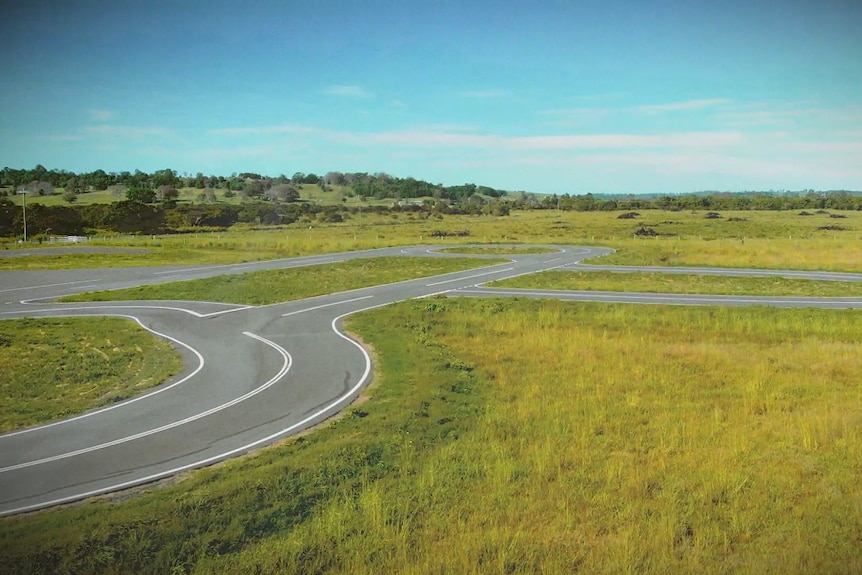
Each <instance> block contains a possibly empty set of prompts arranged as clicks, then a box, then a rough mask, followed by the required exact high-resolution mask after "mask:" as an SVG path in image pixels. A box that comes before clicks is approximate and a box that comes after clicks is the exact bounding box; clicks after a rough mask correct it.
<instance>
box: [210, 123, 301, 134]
mask: <svg viewBox="0 0 862 575" xmlns="http://www.w3.org/2000/svg"><path fill="white" fill-rule="evenodd" d="M314 132H317V130H316V129H315V128H309V127H307V126H295V125H292V124H282V125H277V126H251V127H240V128H216V129H213V130H209V131H207V133H208V134H211V135H217V136H242V135H258V136H259V135H266V134H311V133H314Z"/></svg>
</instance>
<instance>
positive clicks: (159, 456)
mask: <svg viewBox="0 0 862 575" xmlns="http://www.w3.org/2000/svg"><path fill="white" fill-rule="evenodd" d="M555 249H556V250H557V251H555V252H553V253H541V254H529V255H527V254H517V255H514V256H511V261H508V262H506V263H502V264H499V263H498V264H494V265H490V266H487V267H484V268H478V269H472V270H466V271H462V272H455V273H449V274H445V275H441V276H435V277H432V278H420V279H414V280H409V281H403V282H398V283H394V284H388V285H381V286H374V287H367V288H362V289H358V290H352V291H349V292H343V293H336V294H330V295H325V296H320V297H314V298H309V299H305V300H299V301H291V302H286V303H281V304H275V305H267V306H247V305H234V304H224V303H218V302H188V301H172V302H167V301H135V302H97V303H52V300H54V299H55V298H57V297H60V296H62V295H68V294H72V293H81V292H85V291H93V290H103V289H117V288H122V287H132V286H138V285H148V284H154V283H163V282H168V281H179V280H188V279H196V278H202V277H212V276H217V275H223V274H232V273H244V272H250V271H257V270H264V269H281V268H288V267H300V266H308V265H321V264H327V263H335V262H338V261H344V260H347V259H356V258H368V257H381V256H393V255H413V256H415V255H425V256H428V257H451V256H447V255H445V254H441V253H438V252H436V251H435V248H433V247H431V246H422V247H413V248H386V249H380V250H366V251H362V252H350V253H343V254H328V255H321V256H312V257H305V258H292V259H286V260H275V261H266V262H254V263H244V264H228V265H222V266H182V267H169V268H121V269H98V270H62V271H50V272H42V271H39V272H36V271H32V272H18V271H11V272H0V319H8V318H17V317H68V316H82V315H84V316H90V315H98V316H120V317H127V318H131V319H133V320H134V321H137V322H138V323H139V324H141V325H142V326H143V327H145V328H146V329H148V330H150V331H152V332H153V333H155V334H157V335H159V336H161V337H165V338H167V339H169V340H170V341H172V342H173V343H174V344H175V346H176V348H177V349H178V350H179V351H180V353H181V354H182V355H183V358H184V366H185V367H184V370H183V372H182V373H180V374H178V375H177V376H176V377H174V378H172V379H171V380H170V381H168V382H165V383H164V384H162V385H161V386H159V387H157V388H155V389H154V390H152V391H150V392H149V393H146V394H144V395H142V396H138V397H136V398H134V399H131V400H128V401H125V402H122V403H118V404H115V405H112V406H110V407H107V408H103V409H100V410H96V411H92V412H89V413H85V414H82V415H80V416H77V417H73V418H70V419H66V420H63V421H59V422H55V423H51V424H48V425H43V426H39V427H33V428H28V429H23V430H18V431H15V432H12V433H7V434H5V435H0V515H12V514H16V513H22V512H27V511H32V510H36V509H41V508H44V507H50V506H53V505H58V504H62V503H67V502H71V501H76V500H80V499H84V498H87V497H90V496H93V495H97V494H102V493H107V492H111V491H117V490H120V489H125V488H128V487H132V486H136V485H141V484H145V483H149V482H152V481H155V480H158V479H162V478H165V477H170V476H172V475H175V474H177V473H180V472H182V471H185V470H189V469H194V468H199V467H202V466H206V465H209V464H212V463H215V462H218V461H221V460H224V459H227V458H230V457H234V456H237V455H240V454H243V453H247V452H249V451H251V450H253V449H255V448H258V447H260V446H263V445H267V444H270V443H272V442H274V441H276V440H278V439H280V438H283V437H286V436H288V435H291V434H294V433H296V432H299V431H301V430H303V429H306V428H308V427H310V426H313V425H315V424H317V423H319V422H321V421H323V420H325V419H326V418H328V417H330V416H332V415H333V414H335V413H337V412H338V411H340V410H342V409H344V407H346V406H347V405H349V404H350V402H352V401H353V400H354V399H355V398H356V397H357V396H358V394H359V393H360V391H361V389H362V387H363V386H365V385H366V384H367V383H368V382H369V380H370V377H371V373H372V365H371V359H370V357H369V355H368V353H367V352H366V351H365V350H364V349H363V348H362V346H361V345H359V343H357V342H355V341H354V340H352V339H350V338H349V337H347V336H346V335H345V334H344V333H342V332H341V331H340V325H341V320H342V319H343V318H344V317H346V316H347V315H350V314H353V313H357V312H360V311H364V310H368V309H372V308H376V307H381V306H385V305H388V304H390V303H393V302H397V301H403V300H406V299H414V298H423V297H429V296H433V295H441V294H445V295H447V296H471V297H476V296H485V297H492V296H513V295H518V296H522V297H544V298H555V299H564V300H577V301H602V302H614V303H641V304H661V305H667V304H674V305H772V306H796V307H799V306H803V307H826V308H842V309H843V308H862V298H800V297H766V296H763V297H754V296H698V295H673V294H644V293H617V292H571V291H552V290H513V289H491V288H486V287H482V284H484V283H487V282H490V281H495V280H500V279H506V278H510V277H515V276H519V275H524V274H530V273H536V272H539V271H544V270H548V269H579V270H584V269H594V270H605V269H614V270H616V271H654V272H657V271H662V272H667V271H672V272H685V273H724V274H730V275H751V274H755V275H782V276H786V277H797V278H798V277H805V278H814V279H823V280H838V279H841V280H847V281H862V274H818V273H817V272H812V273H806V272H782V271H769V270H716V269H714V268H705V269H700V268H698V269H691V268H689V269H680V268H674V269H673V270H670V269H667V268H635V267H631V268H628V267H627V268H609V267H603V266H587V265H584V264H581V263H580V262H581V261H582V260H585V259H588V258H595V257H598V256H602V255H606V254H608V253H610V252H611V250H609V249H607V248H590V247H571V246H565V247H562V246H561V247H556V248H555Z"/></svg>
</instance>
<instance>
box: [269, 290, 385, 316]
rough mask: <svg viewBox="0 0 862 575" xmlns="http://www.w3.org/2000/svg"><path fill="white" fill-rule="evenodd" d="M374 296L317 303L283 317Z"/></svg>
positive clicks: (368, 296)
mask: <svg viewBox="0 0 862 575" xmlns="http://www.w3.org/2000/svg"><path fill="white" fill-rule="evenodd" d="M373 297H374V296H373V295H366V296H362V297H355V298H353V299H346V300H342V301H336V302H332V303H325V304H323V305H316V306H314V307H308V308H305V309H301V310H298V311H292V312H290V313H285V314H282V315H281V317H288V316H291V315H296V314H299V313H305V312H307V311H314V310H316V309H323V308H325V307H332V306H334V305H341V304H344V303H350V302H354V301H360V300H363V299H369V298H373Z"/></svg>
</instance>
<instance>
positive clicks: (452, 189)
mask: <svg viewBox="0 0 862 575" xmlns="http://www.w3.org/2000/svg"><path fill="white" fill-rule="evenodd" d="M305 184H314V185H318V186H320V187H321V188H322V189H323V190H324V191H335V190H341V189H343V190H345V191H346V192H347V193H349V194H353V195H358V196H360V197H364V198H374V199H378V200H379V199H416V198H424V197H429V198H434V199H438V200H449V201H455V202H458V201H462V200H464V199H467V198H469V197H471V196H473V195H476V194H478V195H482V196H486V197H492V198H499V197H501V196H505V195H506V194H507V192H506V191H505V190H497V189H494V188H491V187H488V186H477V185H476V184H463V185H458V186H443V185H442V184H432V183H430V182H426V181H423V180H417V179H415V178H398V177H395V176H391V175H389V174H386V173H376V174H368V173H365V172H353V173H350V172H346V173H345V172H328V173H326V174H325V175H323V176H318V175H317V174H314V173H309V174H306V173H303V172H296V173H294V174H293V175H292V176H290V177H288V176H286V175H284V174H281V175H278V176H275V177H270V176H266V175H261V174H257V173H254V172H242V173H239V174H236V173H234V174H231V175H230V176H217V175H204V174H203V173H201V172H198V173H197V174H195V175H194V176H192V175H191V174H183V175H179V174H178V173H177V171H176V170H172V169H170V168H166V169H163V170H156V171H154V172H152V173H147V172H142V171H140V170H135V171H134V172H128V171H124V172H105V171H104V170H95V171H92V172H82V173H77V174H76V173H74V172H69V171H66V170H49V169H47V168H45V167H44V166H42V165H37V166H36V167H35V168H33V169H30V170H23V169H14V168H9V167H6V168H3V170H2V171H0V187H3V188H11V189H13V190H19V189H23V190H26V191H27V192H28V193H30V194H36V195H41V196H50V195H54V193H55V190H56V189H57V188H63V190H64V194H65V195H66V197H67V199H68V200H69V203H73V202H74V201H75V200H74V197H75V196H76V195H77V194H82V193H87V192H91V191H104V190H112V191H114V192H115V193H116V196H117V199H118V200H119V199H130V200H136V201H142V202H144V203H152V202H155V201H158V200H164V199H168V200H170V199H173V198H175V197H176V190H177V189H179V188H196V189H199V190H202V191H204V192H203V193H205V191H206V190H224V191H225V193H226V194H227V195H228V197H231V196H232V195H241V196H242V197H243V198H262V199H279V200H282V201H296V200H297V199H298V198H299V189H298V186H300V185H305Z"/></svg>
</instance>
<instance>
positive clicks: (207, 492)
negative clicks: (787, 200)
mask: <svg viewBox="0 0 862 575" xmlns="http://www.w3.org/2000/svg"><path fill="white" fill-rule="evenodd" d="M350 328H351V329H352V330H353V331H355V332H358V333H361V334H363V337H364V338H365V339H366V340H367V341H370V342H373V343H374V346H375V349H376V353H377V354H378V358H379V363H378V371H377V374H378V382H377V383H376V384H375V386H374V387H373V388H372V389H371V390H370V396H371V397H370V400H368V401H366V402H364V403H361V404H359V405H356V406H354V407H353V408H352V409H351V410H349V411H348V414H347V415H346V416H345V417H343V418H341V419H339V420H338V421H337V422H336V423H334V424H330V425H329V426H327V427H325V428H324V429H321V430H319V431H317V432H314V433H312V434H310V435H308V436H306V437H303V438H300V439H294V440H292V441H289V442H287V443H286V444H285V445H283V446H281V447H278V448H274V449H270V450H266V451H264V452H261V453H258V454H256V455H254V456H251V457H248V458H245V459H243V460H238V461H233V462H229V463H227V464H225V465H223V466H220V467H217V468H212V469H208V470H205V471H203V472H200V473H197V474H194V475H193V476H192V477H191V478H190V479H189V480H187V481H185V482H182V483H180V484H178V485H174V486H171V487H168V488H165V489H162V490H156V491H153V492H152V493H148V494H145V495H143V496H140V497H138V498H135V499H132V500H131V501H128V502H126V503H123V504H118V505H113V506H112V505H108V504H104V503H102V504H97V505H93V504H91V505H85V506H83V507H81V508H79V509H67V510H60V511H56V512H51V513H45V514H41V515H37V516H34V517H24V518H19V519H13V520H6V521H5V522H4V523H3V529H2V530H0V552H2V554H3V556H5V557H7V559H8V560H10V561H11V560H14V561H13V562H12V563H11V564H13V565H15V566H18V567H16V569H17V572H20V571H21V570H22V569H23V568H22V567H21V566H24V565H37V564H38V565H43V566H46V568H51V569H52V570H53V571H52V572H63V570H64V569H65V570H66V571H69V572H76V573H86V572H106V573H110V572H122V571H136V572H166V571H170V570H171V569H174V570H176V571H177V572H187V573H239V572H243V573H245V572H249V573H251V572H254V573H335V572H351V573H381V572H398V573H449V572H453V573H501V572H503V573H534V572H546V573H560V572H601V573H604V572H640V573H652V572H697V573H763V572H775V573H856V572H860V570H862V559H860V558H862V540H860V538H859V533H862V487H860V483H859V481H858V477H859V476H860V473H862V431H860V430H862V396H860V393H859V382H858V373H860V372H862V353H860V352H862V322H860V321H859V319H858V313H857V312H853V311H835V310H808V309H799V310H791V309H771V308H748V309H740V308H727V309H725V308H663V307H648V306H623V305H604V304H588V303H564V302H555V301H525V300H493V299H485V300H472V299H471V300H466V299H465V300H447V299H429V300H421V301H412V302H405V303H401V304H397V305H395V306H390V307H387V308H383V309H380V310H375V311H372V312H368V313H365V314H362V315H361V316H358V317H354V318H353V319H351V321H350ZM70 526H74V528H73V527H70ZM10 571H11V572H16V571H15V570H13V569H10Z"/></svg>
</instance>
